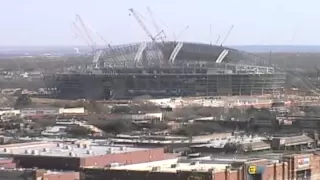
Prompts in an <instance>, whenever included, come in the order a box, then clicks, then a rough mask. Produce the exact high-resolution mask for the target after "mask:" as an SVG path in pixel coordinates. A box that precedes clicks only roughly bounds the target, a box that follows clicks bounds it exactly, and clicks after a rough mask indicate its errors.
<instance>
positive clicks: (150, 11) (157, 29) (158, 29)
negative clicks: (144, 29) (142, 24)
mask: <svg viewBox="0 0 320 180" xmlns="http://www.w3.org/2000/svg"><path fill="white" fill-rule="evenodd" d="M147 10H148V13H149V15H150V17H151V19H152V24H153V26H154V28H155V29H156V31H157V33H160V32H161V30H160V28H159V26H158V24H157V23H156V21H155V19H154V16H153V12H152V10H151V9H150V7H147Z"/></svg>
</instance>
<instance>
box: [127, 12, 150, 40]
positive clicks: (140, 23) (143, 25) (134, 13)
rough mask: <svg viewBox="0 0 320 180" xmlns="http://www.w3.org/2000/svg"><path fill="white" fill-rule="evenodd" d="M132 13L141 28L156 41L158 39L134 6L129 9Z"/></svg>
mask: <svg viewBox="0 0 320 180" xmlns="http://www.w3.org/2000/svg"><path fill="white" fill-rule="evenodd" d="M129 11H130V12H131V14H132V15H133V16H134V18H135V19H136V20H137V22H138V23H139V25H140V26H141V28H142V29H143V30H144V32H145V33H146V34H147V35H148V36H149V37H150V38H151V40H152V41H156V39H155V38H154V37H153V36H152V34H151V32H150V31H149V30H148V28H147V27H146V25H145V24H144V23H143V21H142V20H141V19H140V17H139V15H138V14H137V12H136V11H134V10H133V9H132V8H130V9H129Z"/></svg>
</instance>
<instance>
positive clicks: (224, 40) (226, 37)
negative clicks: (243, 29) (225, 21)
mask: <svg viewBox="0 0 320 180" xmlns="http://www.w3.org/2000/svg"><path fill="white" fill-rule="evenodd" d="M233 27H234V26H233V25H232V26H231V27H230V29H229V31H228V33H227V35H226V36H225V37H224V39H223V41H222V42H221V46H222V45H223V44H224V43H225V42H226V40H227V39H228V37H229V35H230V33H231V31H232V30H233Z"/></svg>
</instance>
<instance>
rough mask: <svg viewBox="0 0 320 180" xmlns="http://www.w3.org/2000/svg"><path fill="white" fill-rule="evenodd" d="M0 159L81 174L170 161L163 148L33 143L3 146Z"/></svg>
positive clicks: (101, 144) (21, 164) (20, 164)
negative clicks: (93, 168)
mask: <svg viewBox="0 0 320 180" xmlns="http://www.w3.org/2000/svg"><path fill="white" fill-rule="evenodd" d="M0 156H2V157H13V159H14V161H15V162H16V163H17V165H19V166H20V167H22V168H34V167H37V168H42V169H61V170H78V169H79V167H81V166H98V167H105V166H108V165H110V164H114V163H118V164H134V163H143V162H151V161H157V160H163V159H165V158H167V155H166V154H165V153H164V149H163V148H134V147H127V146H110V145H108V144H105V143H101V142H100V143H94V142H91V143H90V142H85V143H84V142H74V143H54V142H34V143H21V144H12V145H4V146H0Z"/></svg>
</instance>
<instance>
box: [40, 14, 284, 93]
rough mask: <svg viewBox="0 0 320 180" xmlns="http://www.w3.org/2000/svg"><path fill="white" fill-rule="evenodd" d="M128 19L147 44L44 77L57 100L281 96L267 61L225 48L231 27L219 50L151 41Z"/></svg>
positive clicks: (101, 54) (280, 79) (161, 37)
mask: <svg viewBox="0 0 320 180" xmlns="http://www.w3.org/2000/svg"><path fill="white" fill-rule="evenodd" d="M130 13H131V14H132V16H134V17H135V19H136V20H137V22H138V23H139V25H140V26H141V27H142V29H143V30H144V31H145V32H146V34H147V35H148V36H149V37H150V39H151V42H141V43H135V44H126V45H118V46H111V45H110V46H109V47H108V48H105V49H95V48H93V50H94V52H95V53H94V58H93V61H92V65H89V66H88V65H86V66H85V67H77V68H69V69H64V70H63V71H61V72H58V73H54V74H49V75H47V76H46V77H45V78H46V82H47V86H48V87H50V88H54V89H55V90H56V91H55V92H54V94H55V97H57V98H62V99H128V98H132V97H137V96H145V95H148V96H151V97H174V96H239V95H240V96H241V95H264V94H269V95H279V94H280V93H281V91H282V90H283V87H284V83H285V78H286V77H285V73H284V72H281V71H278V70H276V69H275V68H273V67H272V66H271V64H270V62H269V61H267V60H265V59H261V58H258V57H256V56H254V55H251V54H249V53H245V52H241V51H238V50H235V49H231V48H227V47H224V46H223V43H224V42H225V41H226V39H227V38H228V36H229V34H230V33H231V30H232V28H233V26H232V27H231V28H230V29H229V31H228V33H227V35H226V37H225V38H224V39H223V41H222V42H221V44H220V45H213V44H203V43H191V42H178V41H165V33H164V31H159V32H158V33H157V34H156V35H155V36H153V35H152V34H151V32H150V31H149V30H148V28H147V27H146V25H145V24H144V22H143V21H142V20H141V18H140V15H139V14H138V13H137V12H136V11H134V10H133V9H130ZM78 19H79V21H80V22H81V23H80V24H82V25H83V26H84V23H83V21H82V20H81V18H80V17H78ZM84 28H85V26H84Z"/></svg>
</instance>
